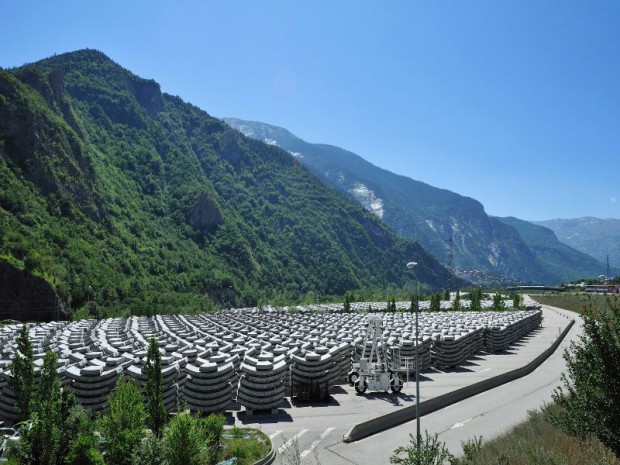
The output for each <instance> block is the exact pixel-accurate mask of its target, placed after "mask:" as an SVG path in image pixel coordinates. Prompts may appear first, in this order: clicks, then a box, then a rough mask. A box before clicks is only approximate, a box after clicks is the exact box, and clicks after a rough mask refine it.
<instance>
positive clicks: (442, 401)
mask: <svg viewBox="0 0 620 465" xmlns="http://www.w3.org/2000/svg"><path fill="white" fill-rule="evenodd" d="M574 324H575V320H574V319H573V320H571V321H570V323H569V324H568V326H567V327H566V328H565V329H564V331H562V334H560V336H558V338H557V339H556V340H555V342H554V343H553V344H551V346H549V347H548V348H547V349H546V350H545V351H544V352H543V353H542V354H540V355H539V356H538V357H536V358H535V359H534V360H532V361H531V362H530V363H528V364H527V365H524V366H522V367H521V368H517V369H515V370H512V371H509V372H506V373H502V374H501V375H497V376H494V377H493V378H488V379H485V380H483V381H479V382H477V383H474V384H471V385H469V386H465V387H462V388H460V389H457V390H456V391H452V392H448V393H446V394H442V395H440V396H437V397H435V398H433V399H429V400H426V401H424V402H420V405H419V410H420V416H423V415H427V414H429V413H432V412H434V411H436V410H439V409H442V408H444V407H447V406H448V405H452V404H456V403H457V402H460V401H462V400H465V399H467V398H468V397H472V396H475V395H476V394H480V393H481V392H484V391H488V390H489V389H493V388H496V387H498V386H501V385H502V384H506V383H508V382H510V381H514V380H515V379H518V378H521V377H523V376H526V375H529V374H530V373H531V372H533V371H534V370H535V369H536V368H538V367H539V366H540V365H541V364H542V363H543V362H544V361H545V360H547V359H548V358H549V357H550V356H551V354H552V353H553V352H555V350H556V349H557V348H558V346H559V345H560V343H561V342H562V341H563V340H564V337H566V334H568V332H569V331H570V329H571V328H572V327H573V325H574ZM415 418H416V414H415V405H412V406H409V407H405V408H402V409H400V410H398V411H396V412H392V413H388V414H387V415H383V416H381V417H377V418H373V419H371V420H367V421H364V422H362V423H358V424H357V425H353V426H352V427H351V429H350V430H349V432H348V433H347V434H345V435H344V437H343V438H342V440H343V442H354V441H359V440H360V439H364V438H367V437H368V436H372V435H373V434H377V433H380V432H382V431H385V430H388V429H390V428H394V427H395V426H398V425H402V424H403V423H407V422H409V421H411V420H415Z"/></svg>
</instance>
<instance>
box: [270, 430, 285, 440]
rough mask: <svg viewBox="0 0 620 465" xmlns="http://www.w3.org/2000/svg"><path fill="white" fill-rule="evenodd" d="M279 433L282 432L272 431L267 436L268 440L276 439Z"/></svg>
mask: <svg viewBox="0 0 620 465" xmlns="http://www.w3.org/2000/svg"><path fill="white" fill-rule="evenodd" d="M281 432H282V431H280V430H278V431H274V432H273V433H271V434H270V435H269V439H273V438H275V437H276V436H278V435H279V434H280V433H281Z"/></svg>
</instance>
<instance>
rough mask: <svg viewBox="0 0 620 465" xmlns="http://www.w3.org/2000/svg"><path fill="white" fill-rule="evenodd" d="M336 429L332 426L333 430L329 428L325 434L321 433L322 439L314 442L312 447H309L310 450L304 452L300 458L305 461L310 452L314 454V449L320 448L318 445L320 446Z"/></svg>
mask: <svg viewBox="0 0 620 465" xmlns="http://www.w3.org/2000/svg"><path fill="white" fill-rule="evenodd" d="M334 429H335V428H334V427H333V426H332V427H331V428H327V429H326V430H325V431H323V432H322V433H321V436H320V439H318V440H316V441H314V442H313V443H312V444H311V445H310V447H309V448H308V449H306V450H305V451H303V452H302V453H301V455H300V457H301V458H302V459H303V458H304V457H305V456H306V455H308V454H309V453H310V452H312V451H313V450H314V448H315V447H316V446H318V445H319V442H321V441H322V440H323V439H325V438H326V437H327V435H328V434H329V433H331V432H332V431H333V430H334Z"/></svg>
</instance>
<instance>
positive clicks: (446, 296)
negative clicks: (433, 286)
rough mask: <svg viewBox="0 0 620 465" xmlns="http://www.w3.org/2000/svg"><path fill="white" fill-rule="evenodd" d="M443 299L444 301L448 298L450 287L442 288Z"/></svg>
mask: <svg viewBox="0 0 620 465" xmlns="http://www.w3.org/2000/svg"><path fill="white" fill-rule="evenodd" d="M443 300H445V301H448V300H450V289H444V291H443Z"/></svg>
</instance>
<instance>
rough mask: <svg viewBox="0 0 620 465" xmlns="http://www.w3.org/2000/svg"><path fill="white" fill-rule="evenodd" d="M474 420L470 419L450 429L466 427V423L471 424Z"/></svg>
mask: <svg viewBox="0 0 620 465" xmlns="http://www.w3.org/2000/svg"><path fill="white" fill-rule="evenodd" d="M472 420H473V418H469V419H468V420H465V421H462V422H461V423H455V424H454V426H453V427H452V428H450V429H454V428H460V427H461V426H465V423H469V422H470V421H472Z"/></svg>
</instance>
